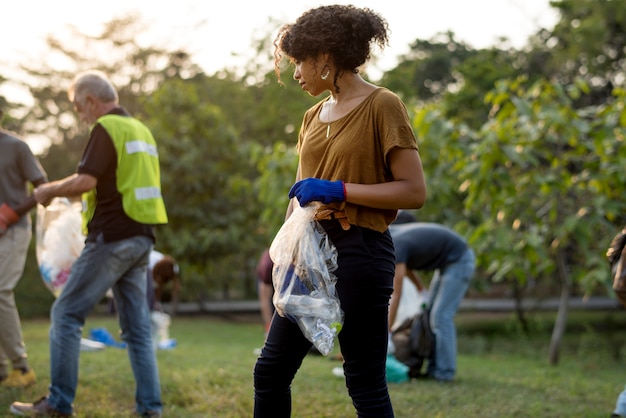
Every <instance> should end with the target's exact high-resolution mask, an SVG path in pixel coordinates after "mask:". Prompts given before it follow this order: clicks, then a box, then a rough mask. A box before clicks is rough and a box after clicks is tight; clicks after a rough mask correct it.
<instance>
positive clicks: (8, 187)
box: [0, 109, 47, 387]
mask: <svg viewBox="0 0 626 418" xmlns="http://www.w3.org/2000/svg"><path fill="white" fill-rule="evenodd" d="M2 115H3V112H2V109H0V121H1V120H2ZM46 181H47V178H46V173H45V171H44V170H43V168H42V167H41V165H40V164H39V162H38V161H37V158H35V156H34V155H33V153H32V151H31V150H30V148H29V147H28V144H26V142H24V141H22V140H21V139H20V138H17V137H16V136H15V135H13V134H11V133H9V132H7V131H4V130H1V129H0V324H2V326H1V327H0V386H2V387H26V386H30V385H31V384H33V383H35V381H36V376H35V372H34V371H33V369H31V368H30V367H29V366H28V359H27V355H26V346H25V345H24V341H23V339H22V327H21V324H20V317H19V313H18V310H17V306H16V305H15V297H14V294H13V289H14V288H15V286H16V285H17V283H18V282H19V280H20V279H21V277H22V273H23V272H24V264H25V263H26V255H27V253H28V246H29V244H30V240H31V238H32V232H33V231H32V226H31V225H32V221H31V218H30V216H29V214H28V212H29V211H30V210H31V209H32V208H33V207H35V206H36V205H37V202H36V201H35V198H34V197H33V196H32V195H31V196H29V195H28V187H29V184H32V185H33V186H38V185H40V184H43V183H45V182H46ZM9 363H11V364H12V366H13V369H12V370H11V372H10V373H9Z"/></svg>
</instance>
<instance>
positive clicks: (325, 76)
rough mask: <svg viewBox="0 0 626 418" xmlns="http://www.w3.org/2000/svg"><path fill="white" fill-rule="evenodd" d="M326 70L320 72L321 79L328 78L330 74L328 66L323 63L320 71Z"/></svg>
mask: <svg viewBox="0 0 626 418" xmlns="http://www.w3.org/2000/svg"><path fill="white" fill-rule="evenodd" d="M324 70H325V71H326V72H325V73H322V75H320V77H322V80H326V79H327V78H328V76H329V75H330V67H329V66H328V64H324V68H322V71H324Z"/></svg>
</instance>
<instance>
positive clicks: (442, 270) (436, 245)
mask: <svg viewBox="0 0 626 418" xmlns="http://www.w3.org/2000/svg"><path fill="white" fill-rule="evenodd" d="M389 231H390V232H391V237H392V238H393V243H394V246H395V249H396V273H395V276H394V279H393V283H394V291H393V294H392V295H391V302H390V307H389V324H390V325H389V326H390V327H391V325H392V324H393V323H394V321H395V319H396V315H397V312H398V304H399V301H400V298H401V296H402V284H403V283H402V282H403V279H404V276H408V277H409V278H410V279H411V280H414V281H415V280H418V282H416V285H417V286H418V288H419V287H420V284H421V282H420V281H419V277H418V276H417V275H416V274H415V272H414V270H418V271H419V270H424V271H434V270H439V274H437V275H435V277H434V278H433V280H432V282H431V283H430V287H429V290H428V299H427V304H428V306H429V309H430V325H431V328H432V330H433V333H434V334H435V357H434V359H431V360H430V361H429V362H428V367H427V370H426V373H427V376H428V377H431V378H434V379H436V380H440V381H451V380H454V376H455V374H456V355H457V345H456V327H455V325H454V315H456V312H457V311H458V309H459V305H460V304H461V300H462V299H463V297H464V296H465V293H466V292H467V289H468V287H469V283H470V280H471V278H472V276H473V275H474V270H475V267H476V259H475V257H474V251H473V250H472V249H471V248H470V247H469V246H468V245H467V242H466V241H465V239H463V238H462V237H461V236H460V235H459V234H457V233H456V232H454V231H452V230H451V229H449V228H447V227H445V226H443V225H439V224H436V223H426V222H413V223H406V224H400V225H391V226H390V227H389Z"/></svg>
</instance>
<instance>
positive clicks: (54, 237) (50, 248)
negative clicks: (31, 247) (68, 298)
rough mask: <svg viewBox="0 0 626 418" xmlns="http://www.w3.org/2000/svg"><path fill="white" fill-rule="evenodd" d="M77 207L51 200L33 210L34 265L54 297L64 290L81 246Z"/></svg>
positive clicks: (57, 199) (64, 201)
mask: <svg viewBox="0 0 626 418" xmlns="http://www.w3.org/2000/svg"><path fill="white" fill-rule="evenodd" d="M80 211H81V205H80V203H79V202H77V203H71V202H70V201H69V200H68V199H67V198H64V197H62V198H59V197H55V198H54V199H52V201H51V202H50V204H49V205H48V206H46V207H44V206H42V205H38V207H37V226H36V236H37V262H38V264H39V271H40V272H41V276H42V278H43V281H44V283H45V285H46V287H47V288H48V289H49V290H50V291H51V292H52V294H53V295H54V296H55V297H58V296H59V295H60V294H61V291H62V290H63V287H65V283H66V282H67V279H68V277H69V275H70V270H71V267H72V264H74V261H76V259H77V258H78V256H79V255H80V252H81V251H82V250H83V247H84V246H85V236H84V235H83V233H82V230H81V227H82V218H81V214H80Z"/></svg>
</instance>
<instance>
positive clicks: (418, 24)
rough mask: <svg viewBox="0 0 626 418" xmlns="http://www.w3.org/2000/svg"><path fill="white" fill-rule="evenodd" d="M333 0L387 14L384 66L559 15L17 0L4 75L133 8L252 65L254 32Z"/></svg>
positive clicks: (450, 7)
mask: <svg viewBox="0 0 626 418" xmlns="http://www.w3.org/2000/svg"><path fill="white" fill-rule="evenodd" d="M334 3H343V4H354V5H355V6H359V7H369V8H371V9H373V10H375V11H377V12H379V13H380V14H381V15H382V16H383V17H384V18H385V19H387V21H388V23H389V26H390V29H391V42H390V47H388V48H386V49H385V51H384V52H383V55H382V56H381V57H380V60H379V61H380V64H379V65H380V67H381V69H382V70H386V69H389V68H391V67H393V65H394V64H395V62H396V58H397V57H398V56H399V55H401V54H403V53H405V52H407V51H408V46H409V44H410V43H411V42H413V41H414V40H415V39H417V38H420V39H429V38H430V37H432V36H433V35H435V34H436V33H438V32H445V31H448V30H451V31H453V32H454V33H455V34H456V36H457V38H458V39H460V40H463V41H465V42H468V43H469V44H470V45H472V46H473V47H476V48H482V47H487V46H490V45H493V44H494V43H495V42H496V40H497V39H498V38H499V37H507V38H509V39H510V40H511V43H512V45H513V46H515V47H521V46H523V45H524V44H525V43H526V40H527V38H528V36H529V35H531V34H532V33H534V32H536V31H537V29H539V28H540V27H546V28H551V27H552V26H553V25H554V23H556V20H557V16H556V13H555V12H554V11H553V10H552V9H551V8H550V7H549V0H427V1H425V0H413V1H406V0H353V1H342V0H331V1H328V0H317V1H311V0H302V1H297V0H262V1H257V0H218V1H207V0H176V1H168V2H166V1H158V0H107V1H99V2H95V3H94V2H92V1H84V0H82V1H78V0H54V1H48V0H19V1H17V0H13V1H11V2H10V3H9V4H5V5H3V7H2V12H1V16H2V24H0V37H1V38H0V39H2V42H0V74H3V71H2V68H3V67H4V65H5V64H6V63H7V62H10V61H12V62H16V61H15V60H17V62H20V60H23V59H25V58H24V57H25V56H29V57H33V56H34V57H37V56H38V52H40V51H43V50H45V49H44V39H45V37H46V36H47V35H49V34H54V33H59V32H65V33H67V31H66V30H65V29H66V27H67V26H68V25H74V26H76V27H77V28H79V29H80V30H81V31H82V32H85V33H95V32H97V31H98V28H99V26H100V25H101V23H102V22H107V21H109V20H111V18H113V17H116V16H120V15H123V14H125V12H127V11H138V12H139V13H140V14H141V16H143V19H144V20H145V21H146V22H148V23H149V25H150V29H149V33H150V36H151V37H153V39H154V40H156V41H158V42H161V43H162V44H163V45H165V46H168V45H169V46H172V48H175V47H179V46H183V47H185V49H186V50H188V51H189V52H191V53H192V54H193V56H194V59H195V61H196V62H197V63H198V64H200V65H201V66H202V68H203V69H204V70H205V71H206V72H207V73H209V74H212V73H214V72H215V71H217V70H219V69H221V68H224V67H225V66H231V65H237V64H238V63H242V62H245V61H246V60H245V56H246V54H248V55H249V52H248V49H249V46H250V45H251V42H252V37H253V36H254V35H257V36H263V35H265V34H266V32H267V29H266V28H267V24H268V21H269V19H270V18H273V19H277V20H279V21H280V22H284V23H287V22H292V21H294V20H295V19H296V18H297V17H298V16H299V15H300V14H301V13H302V12H304V11H305V10H307V9H309V8H311V7H316V6H319V5H321V4H334ZM264 29H265V30H264ZM233 53H236V54H239V55H243V56H244V58H240V59H237V58H235V57H234V56H233Z"/></svg>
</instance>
